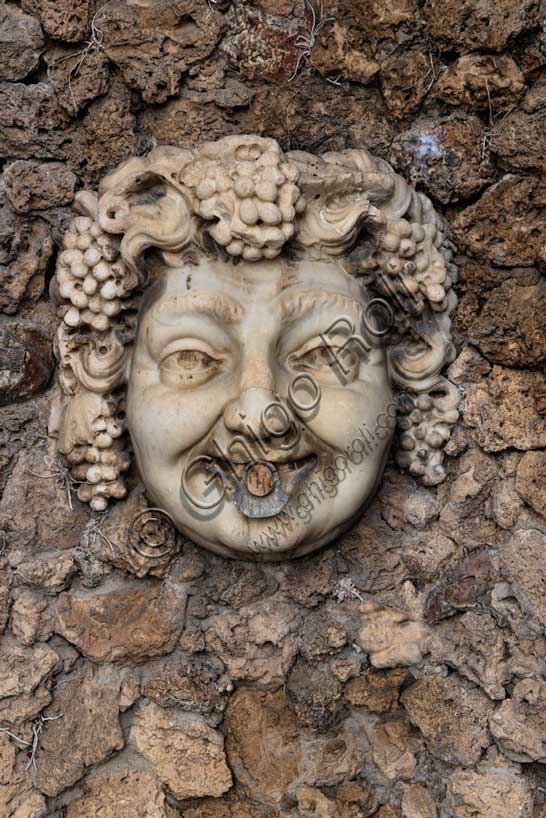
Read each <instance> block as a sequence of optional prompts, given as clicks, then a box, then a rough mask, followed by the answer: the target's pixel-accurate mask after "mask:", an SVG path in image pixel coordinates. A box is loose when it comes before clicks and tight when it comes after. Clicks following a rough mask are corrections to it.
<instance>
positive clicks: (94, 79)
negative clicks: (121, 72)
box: [45, 46, 110, 116]
mask: <svg viewBox="0 0 546 818" xmlns="http://www.w3.org/2000/svg"><path fill="white" fill-rule="evenodd" d="M45 61H46V63H47V76H48V79H49V81H50V82H51V84H52V86H53V88H54V89H55V93H56V95H57V100H58V102H59V105H60V106H61V108H63V109H64V110H65V111H66V112H67V113H68V114H70V116H75V115H76V114H77V113H78V111H80V110H81V109H82V108H84V107H85V106H86V105H87V103H88V102H90V101H91V100H93V99H96V98H97V97H100V96H102V95H103V94H105V93H106V92H107V90H108V88H109V85H110V71H109V63H108V60H107V58H106V55H105V53H104V51H103V50H102V49H101V48H98V47H95V48H89V49H87V50H86V51H85V52H84V53H82V51H81V49H80V48H76V49H74V48H62V47H60V46H57V47H55V48H51V49H48V51H47V52H46V54H45Z"/></svg>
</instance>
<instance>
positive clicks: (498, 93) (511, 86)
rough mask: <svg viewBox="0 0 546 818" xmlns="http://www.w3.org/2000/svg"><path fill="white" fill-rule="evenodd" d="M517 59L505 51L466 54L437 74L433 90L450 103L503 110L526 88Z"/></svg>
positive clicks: (515, 100) (436, 94)
mask: <svg viewBox="0 0 546 818" xmlns="http://www.w3.org/2000/svg"><path fill="white" fill-rule="evenodd" d="M525 88H526V86H525V81H524V77H523V74H522V72H521V71H520V69H519V68H518V65H517V63H516V62H515V61H514V60H513V59H512V58H511V57H508V56H506V55H501V56H497V55H494V54H466V55H465V56H464V57H460V58H459V59H458V60H456V61H455V62H454V63H451V65H450V66H449V68H448V69H447V71H445V73H444V74H442V76H441V77H440V79H439V80H438V82H437V83H436V85H435V87H434V94H435V96H437V97H438V98H439V99H441V100H443V101H444V102H448V103H449V104H450V105H465V106H466V107H468V108H473V109H474V110H476V109H478V110H479V109H481V110H484V111H489V110H491V111H502V110H504V109H505V108H507V107H508V106H511V105H513V104H514V103H515V102H517V100H518V99H519V97H520V96H521V95H522V94H523V93H524V91H525Z"/></svg>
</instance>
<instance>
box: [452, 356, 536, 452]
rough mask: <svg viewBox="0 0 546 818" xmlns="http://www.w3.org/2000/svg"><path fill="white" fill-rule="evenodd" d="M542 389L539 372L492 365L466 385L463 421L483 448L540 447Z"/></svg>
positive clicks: (490, 449)
mask: <svg viewBox="0 0 546 818" xmlns="http://www.w3.org/2000/svg"><path fill="white" fill-rule="evenodd" d="M545 392H546V381H545V379H544V376H543V375H542V373H540V372H525V371H520V370H511V369H505V368H503V367H500V366H494V367H493V369H492V371H491V373H490V375H489V377H488V378H487V380H485V381H482V382H481V383H479V384H471V385H470V386H469V387H468V389H467V393H466V399H465V401H464V404H463V415H464V419H465V422H466V423H467V425H468V426H470V427H471V428H472V429H473V430H474V431H473V434H474V437H475V439H476V440H477V442H478V443H479V445H480V446H481V447H482V448H483V449H484V450H485V451H486V452H499V451H503V450H504V449H507V448H508V447H513V448H516V449H522V450H526V449H539V448H541V447H543V446H546V416H545V414H544V411H543V409H542V406H543V401H544V394H545Z"/></svg>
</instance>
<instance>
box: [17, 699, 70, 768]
mask: <svg viewBox="0 0 546 818" xmlns="http://www.w3.org/2000/svg"><path fill="white" fill-rule="evenodd" d="M63 716H64V713H59V715H58V716H39V717H38V718H37V719H36V721H35V722H34V724H33V725H32V742H29V741H27V742H26V744H27V745H28V746H29V747H32V749H31V752H30V758H29V760H28V764H27V765H26V767H25V769H26V770H30V769H31V768H33V769H36V755H37V754H38V750H39V749H40V739H41V737H42V733H43V730H44V724H45V723H46V722H48V721H57V720H58V719H62V717H63Z"/></svg>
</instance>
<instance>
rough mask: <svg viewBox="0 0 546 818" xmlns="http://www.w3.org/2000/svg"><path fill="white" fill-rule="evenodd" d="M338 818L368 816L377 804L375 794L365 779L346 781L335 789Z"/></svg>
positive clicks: (375, 808) (366, 817)
mask: <svg viewBox="0 0 546 818" xmlns="http://www.w3.org/2000/svg"><path fill="white" fill-rule="evenodd" d="M336 803H337V806H338V811H339V818H368V816H369V815H374V814H375V812H376V810H377V807H378V806H379V804H378V801H377V796H376V794H375V792H374V790H373V789H372V787H371V786H370V785H369V784H368V782H366V781H348V782H347V783H345V784H340V786H339V787H338V788H337V790H336Z"/></svg>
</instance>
